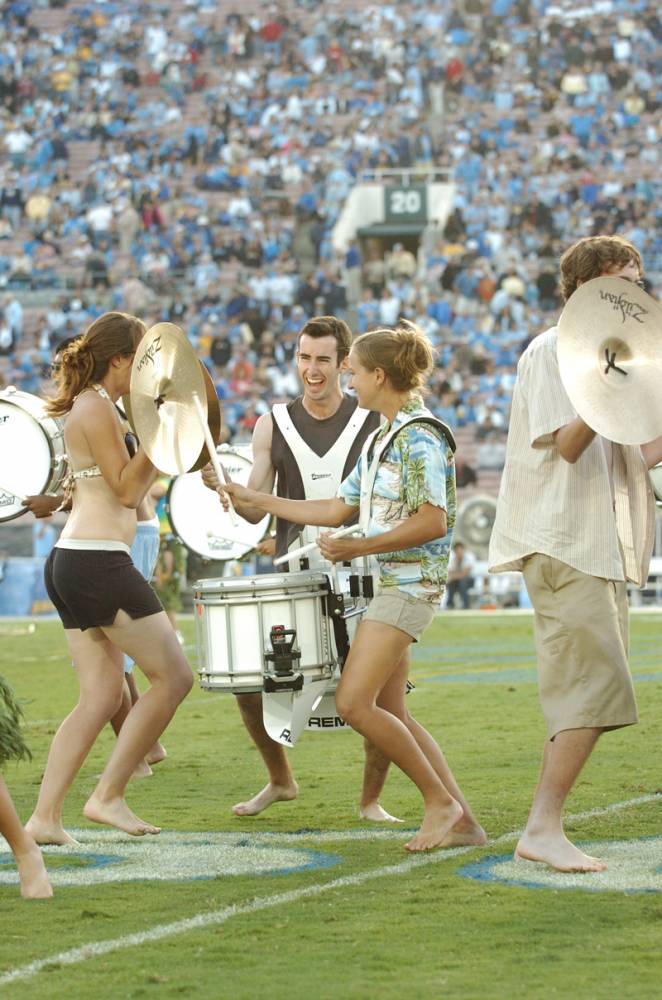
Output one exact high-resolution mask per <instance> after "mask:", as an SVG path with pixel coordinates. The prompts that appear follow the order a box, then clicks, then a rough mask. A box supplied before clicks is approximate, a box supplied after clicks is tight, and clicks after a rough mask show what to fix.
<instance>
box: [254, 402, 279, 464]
mask: <svg viewBox="0 0 662 1000" xmlns="http://www.w3.org/2000/svg"><path fill="white" fill-rule="evenodd" d="M273 428H274V422H273V418H272V416H271V413H263V414H262V416H261V417H258V419H257V423H256V424H255V428H254V429H253V441H252V445H253V457H254V458H255V454H256V452H260V451H265V450H266V451H270V450H271V440H272V438H273Z"/></svg>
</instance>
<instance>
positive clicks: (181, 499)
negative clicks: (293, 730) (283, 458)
mask: <svg viewBox="0 0 662 1000" xmlns="http://www.w3.org/2000/svg"><path fill="white" fill-rule="evenodd" d="M218 456H219V459H220V461H221V462H222V464H223V467H224V469H225V471H226V472H227V474H228V476H229V477H230V479H232V480H234V482H236V483H241V485H242V486H245V485H246V483H247V482H248V477H249V475H250V472H251V468H252V465H253V463H252V462H251V460H250V459H249V458H248V457H246V456H244V455H241V454H240V453H239V452H237V451H234V450H226V449H223V450H221V449H219V450H218ZM166 510H167V514H168V520H169V521H170V525H171V527H172V530H173V531H174V532H175V534H176V535H177V536H178V537H179V538H180V539H181V541H182V542H183V543H184V545H185V546H186V548H187V549H190V550H191V551H192V552H196V553H197V554H198V555H199V556H202V558H203V559H210V560H211V559H214V560H228V559H241V557H242V556H244V555H246V553H247V552H250V551H251V549H254V548H255V546H256V545H257V544H258V542H260V541H261V540H262V539H263V538H264V536H265V534H266V531H267V527H268V526H269V515H268V514H266V515H265V516H264V517H263V518H262V520H261V521H259V522H258V523H257V524H250V523H249V522H248V521H244V519H243V518H241V517H239V515H237V524H236V525H233V523H232V520H231V518H230V514H229V513H226V512H225V511H224V510H223V507H222V506H221V501H220V498H219V496H218V494H217V493H214V492H213V491H212V490H209V489H207V487H206V486H205V484H204V483H203V482H202V476H201V474H200V473H199V472H186V473H184V474H183V475H181V476H176V477H175V478H174V479H173V481H172V483H171V484H170V489H169V490H168V500H167V506H166Z"/></svg>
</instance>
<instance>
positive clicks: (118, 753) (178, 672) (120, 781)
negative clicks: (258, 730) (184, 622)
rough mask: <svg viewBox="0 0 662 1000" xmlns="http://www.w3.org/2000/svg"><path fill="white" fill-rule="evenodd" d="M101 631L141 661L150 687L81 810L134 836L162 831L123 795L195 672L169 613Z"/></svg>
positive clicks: (121, 616)
mask: <svg viewBox="0 0 662 1000" xmlns="http://www.w3.org/2000/svg"><path fill="white" fill-rule="evenodd" d="M103 632H104V633H105V635H106V636H107V638H108V639H109V640H110V641H111V642H112V643H114V644H115V646H117V647H119V648H120V649H122V650H123V651H124V652H126V653H128V654H129V656H130V657H131V659H132V660H134V661H135V662H136V663H140V665H141V669H142V671H143V673H144V674H145V675H146V677H147V679H148V680H149V682H150V684H151V687H150V688H149V690H148V691H147V692H146V693H145V694H144V695H142V696H141V697H140V698H139V699H138V701H137V703H136V704H135V705H134V706H133V708H132V709H131V711H130V712H129V714H128V716H127V718H126V721H125V723H124V725H123V726H122V728H121V730H120V733H119V736H118V738H117V743H116V744H115V747H114V749H113V752H112V754H111V756H110V760H109V761H108V764H107V765H106V767H105V769H104V771H103V774H102V775H101V778H100V779H99V784H98V785H97V787H96V788H95V790H94V791H93V793H92V795H91V796H90V798H89V799H88V801H87V803H86V805H85V808H84V810H83V812H84V814H85V816H86V817H87V819H91V820H93V821H94V822H96V823H108V824H110V825H111V826H116V827H118V828H119V829H120V830H124V831H125V832H126V833H130V834H132V835H133V836H142V835H143V834H145V833H158V832H159V828H158V827H155V826H152V825H151V824H150V823H146V822H144V821H143V820H141V819H139V818H138V817H137V816H135V814H134V813H133V812H132V811H131V810H130V809H129V807H128V805H127V804H126V802H125V801H124V791H125V789H126V785H127V782H128V780H129V778H130V777H131V774H132V772H133V771H134V769H135V767H136V765H137V763H138V762H139V761H140V760H141V759H142V758H144V756H145V754H146V753H147V751H148V750H149V749H150V747H152V746H153V745H154V743H155V741H156V740H157V739H158V738H159V736H160V735H161V733H162V732H163V730H164V729H165V727H166V726H167V725H168V723H169V722H170V720H171V719H172V717H173V715H174V714H175V710H176V709H177V706H178V705H179V704H180V702H182V701H183V700H184V698H185V697H186V695H187V694H188V693H189V691H190V690H191V687H192V685H193V676H192V674H191V668H190V667H189V665H188V663H187V662H186V658H185V657H184V654H183V652H182V649H181V646H180V645H179V643H178V641H177V637H176V636H175V634H174V632H173V630H172V628H171V626H170V624H169V622H168V619H167V616H166V614H165V612H159V614H155V615H150V616H149V617H147V618H141V619H138V620H135V621H134V620H132V619H131V618H129V616H128V615H127V614H126V613H125V612H123V611H120V612H118V615H117V618H116V620H115V624H114V625H112V626H110V627H105V626H104V628H103Z"/></svg>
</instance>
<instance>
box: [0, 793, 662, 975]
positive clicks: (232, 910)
mask: <svg viewBox="0 0 662 1000" xmlns="http://www.w3.org/2000/svg"><path fill="white" fill-rule="evenodd" d="M660 800H661V797H660V795H659V794H651V795H640V796H639V797H638V798H636V799H628V800H627V801H624V802H613V803H611V804H610V805H608V806H598V807H597V808H595V809H589V810H587V811H586V812H582V813H575V814H574V815H571V816H568V817H566V823H577V822H580V821H581V820H585V819H592V818H594V817H596V816H605V815H608V814H609V813H615V812H620V811H621V810H622V809H628V808H630V807H632V806H639V805H646V804H647V803H649V802H656V801H658V802H659V801H660ZM348 832H351V831H348ZM356 832H357V833H360V832H361V831H356ZM378 832H379V831H375V833H378ZM521 832H522V831H521V830H514V831H512V832H511V833H504V834H502V835H501V836H500V837H496V838H495V839H494V840H491V841H490V842H489V844H487V845H485V847H483V848H477V847H452V848H449V849H448V850H445V851H437V852H431V853H429V854H421V855H417V856H416V857H413V858H408V859H407V860H406V861H401V862H400V863H399V864H395V865H385V866H384V867H382V868H374V869H370V870H369V871H364V872H357V873H356V874H354V875H344V876H341V877H340V878H336V879H331V880H330V881H329V882H318V883H316V884H315V885H309V886H304V887H303V888H300V889H291V890H290V891H289V892H279V893H276V894H275V895H273V896H263V897H258V898H257V899H253V900H251V902H250V903H241V904H236V905H234V906H226V907H223V908H222V909H220V910H213V911H212V912H211V913H198V914H196V915H195V916H193V917H185V918H184V919H182V920H176V921H173V922H172V923H168V924H157V925H156V926H155V927H152V928H151V929H150V930H146V931H139V932H138V933H136V934H125V935H123V936H122V937H119V938H112V939H111V940H108V941H91V942H90V943H89V944H84V945H80V946H79V947H77V948H70V949H69V950H68V951H62V952H58V953H57V954H55V955H50V956H49V957H48V958H40V959H36V960H35V961H33V962H29V963H28V964H27V965H22V966H19V967H18V968H16V969H11V970H10V971H9V972H6V973H4V974H3V975H2V976H0V987H3V986H9V985H10V983H15V982H17V981H18V980H26V979H31V978H32V977H33V976H36V975H37V973H39V972H41V971H42V969H45V968H53V967H58V966H63V965H77V964H78V963H79V962H84V961H86V960H87V959H89V958H98V957H99V956H101V955H108V954H110V953H111V952H114V951H121V950H123V949H124V948H133V947H136V946H138V945H143V944H150V943H152V942H154V941H162V940H164V939H165V938H169V937H174V936H176V935H178V934H187V933H188V932H189V931H193V930H199V929H201V928H203V927H213V926H217V925H219V924H224V923H226V922H227V921H228V920H231V919H232V918H233V917H240V916H245V915H247V914H251V913H257V912H258V911H260V910H267V909H271V908H273V907H275V906H281V905H283V904H286V903H295V902H297V901H298V900H301V899H310V898H313V897H315V896H320V895H322V893H325V892H330V891H331V890H333V889H344V888H348V887H350V886H356V885H361V884H362V883H363V882H368V881H370V880H371V879H375V878H385V877H387V876H389V875H403V874H406V873H407V872H410V871H413V870H414V869H415V868H422V867H424V866H426V865H431V864H439V863H441V862H444V861H446V860H448V859H449V858H455V857H458V856H459V855H462V854H467V853H469V852H470V851H476V850H485V848H486V847H487V848H492V847H495V846H497V845H499V844H504V843H507V842H508V841H510V840H514V839H515V837H519V836H520V835H521ZM389 833H391V831H389ZM274 836H278V835H277V834H274ZM318 836H319V835H315V834H311V839H313V838H314V839H315V840H317V839H318ZM299 837H300V839H305V838H306V835H305V834H302V835H299ZM337 839H341V838H337Z"/></svg>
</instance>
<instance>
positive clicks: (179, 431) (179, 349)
mask: <svg viewBox="0 0 662 1000" xmlns="http://www.w3.org/2000/svg"><path fill="white" fill-rule="evenodd" d="M195 396H197V397H198V399H199V400H200V402H201V403H202V407H203V410H204V411H205V414H206V415H207V418H208V422H209V426H210V430H211V432H212V437H213V438H214V440H215V441H216V440H217V438H218V437H220V426H221V417H220V407H219V404H218V400H217V399H216V393H215V391H214V386H213V382H212V380H211V377H210V376H209V375H208V373H207V372H206V370H205V368H204V365H202V364H201V362H200V361H199V360H198V358H197V357H196V354H195V351H194V350H193V348H192V346H191V344H190V343H189V341H188V340H187V338H186V336H185V334H184V333H183V331H182V330H180V329H179V327H177V326H175V325H174V324H173V323H157V324H156V325H155V326H153V327H150V329H149V330H148V331H147V333H146V334H145V335H144V337H143V338H142V340H141V341H140V344H139V345H138V350H137V351H136V356H135V358H134V359H133V366H132V368H131V387H130V391H129V404H128V406H127V407H125V408H126V412H127V416H128V418H129V420H130V422H131V425H132V426H133V428H134V430H135V432H136V434H137V436H138V439H139V441H140V443H141V444H142V446H143V448H144V449H145V451H146V453H147V455H148V457H149V459H150V461H152V462H153V463H154V465H155V466H156V467H157V468H158V469H159V470H160V471H161V472H165V473H167V474H168V475H172V476H174V475H179V474H180V473H182V472H190V471H192V470H193V469H198V468H201V467H202V465H204V464H205V463H206V462H207V461H208V456H207V449H206V447H205V432H204V429H203V427H202V425H201V423H200V418H199V416H198V411H197V409H196V406H195V402H194V397H195ZM211 397H213V399H212V401H211V403H210V398H211ZM124 399H125V400H126V397H124ZM210 411H211V412H210Z"/></svg>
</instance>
